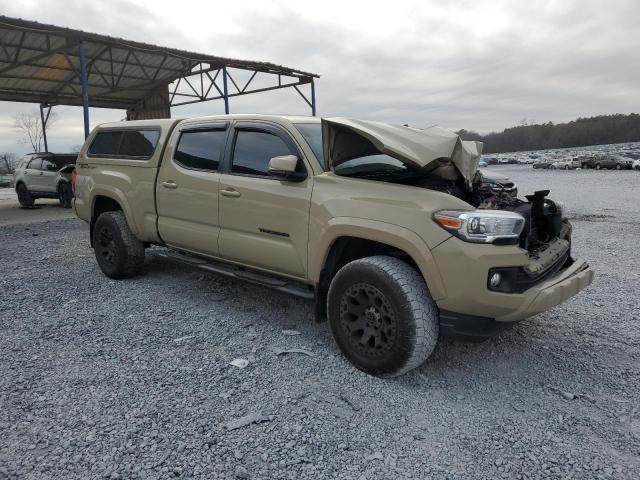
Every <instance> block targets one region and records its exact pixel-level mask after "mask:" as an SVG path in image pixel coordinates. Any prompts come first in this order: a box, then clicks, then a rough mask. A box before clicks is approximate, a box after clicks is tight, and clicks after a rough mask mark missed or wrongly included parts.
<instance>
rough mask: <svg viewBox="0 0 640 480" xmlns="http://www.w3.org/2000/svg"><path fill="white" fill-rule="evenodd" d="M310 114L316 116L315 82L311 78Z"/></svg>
mask: <svg viewBox="0 0 640 480" xmlns="http://www.w3.org/2000/svg"><path fill="white" fill-rule="evenodd" d="M311 115H313V116H314V117H315V116H316V84H315V82H314V81H313V78H312V79H311Z"/></svg>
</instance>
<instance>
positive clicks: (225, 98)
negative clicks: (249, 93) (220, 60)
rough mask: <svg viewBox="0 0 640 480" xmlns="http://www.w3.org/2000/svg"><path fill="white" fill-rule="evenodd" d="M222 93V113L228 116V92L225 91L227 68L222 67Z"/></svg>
mask: <svg viewBox="0 0 640 480" xmlns="http://www.w3.org/2000/svg"><path fill="white" fill-rule="evenodd" d="M222 93H223V96H224V113H225V114H227V115H229V90H228V89H227V67H226V65H225V66H223V67H222Z"/></svg>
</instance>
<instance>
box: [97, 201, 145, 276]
mask: <svg viewBox="0 0 640 480" xmlns="http://www.w3.org/2000/svg"><path fill="white" fill-rule="evenodd" d="M93 250H94V253H95V255H96V260H97V261H98V266H99V267H100V270H102V272H103V273H104V274H105V275H106V276H107V277H110V278H115V279H121V278H129V277H133V276H134V275H136V274H138V273H139V272H140V270H141V269H142V265H143V264H144V244H143V243H142V242H141V241H140V240H138V239H137V238H136V237H135V235H134V234H133V233H132V232H131V229H130V228H129V225H128V224H127V219H126V218H125V216H124V213H122V212H121V211H118V212H104V213H102V214H101V215H100V216H99V217H98V220H96V223H95V225H94V227H93Z"/></svg>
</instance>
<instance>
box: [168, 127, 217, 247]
mask: <svg viewBox="0 0 640 480" xmlns="http://www.w3.org/2000/svg"><path fill="white" fill-rule="evenodd" d="M227 133H228V122H210V123H206V124H197V125H196V124H194V125H190V124H187V125H183V127H181V129H180V131H178V132H176V133H174V135H173V137H172V140H171V142H170V145H169V147H167V150H166V152H165V158H164V160H163V162H162V166H161V168H160V173H159V175H158V180H157V185H156V192H157V202H158V232H159V234H160V238H162V240H163V241H164V242H165V243H166V244H168V245H170V246H173V247H177V248H181V249H184V250H189V251H192V252H195V253H200V254H204V255H212V256H217V255H218V235H219V233H220V225H219V221H218V218H219V217H218V187H219V182H220V173H219V166H220V162H221V158H222V156H223V154H224V148H225V143H226V140H227Z"/></svg>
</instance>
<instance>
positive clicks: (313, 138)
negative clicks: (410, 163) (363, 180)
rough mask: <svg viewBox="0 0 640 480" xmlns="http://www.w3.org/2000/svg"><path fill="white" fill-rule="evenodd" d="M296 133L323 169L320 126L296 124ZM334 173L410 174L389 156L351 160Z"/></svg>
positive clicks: (335, 169)
mask: <svg viewBox="0 0 640 480" xmlns="http://www.w3.org/2000/svg"><path fill="white" fill-rule="evenodd" d="M294 125H295V127H296V128H297V129H298V131H299V132H300V133H301V134H302V136H303V137H304V139H305V140H306V141H307V143H308V144H309V147H311V150H313V153H314V155H315V156H316V158H317V159H318V161H319V162H320V165H322V167H323V169H324V154H323V148H322V126H321V124H319V123H296V124H294ZM334 171H335V173H337V174H338V175H343V176H354V177H367V176H370V175H376V176H377V175H389V174H391V175H394V176H395V175H398V174H399V175H401V176H402V175H404V174H406V173H409V172H412V170H411V169H409V168H408V167H407V166H406V165H405V164H404V163H402V162H401V161H400V160H396V159H395V158H393V157H390V156H389V155H385V154H383V153H380V154H378V155H367V156H364V157H358V158H352V159H351V160H347V161H346V162H343V163H341V164H340V165H338V166H337V167H335V168H334Z"/></svg>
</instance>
